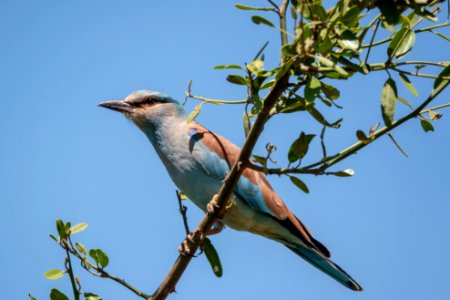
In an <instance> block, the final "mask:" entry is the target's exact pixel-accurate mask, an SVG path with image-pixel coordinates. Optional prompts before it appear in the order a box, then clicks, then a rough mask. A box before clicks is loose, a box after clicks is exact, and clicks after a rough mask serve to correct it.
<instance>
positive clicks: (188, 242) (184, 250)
mask: <svg viewBox="0 0 450 300" xmlns="http://www.w3.org/2000/svg"><path fill="white" fill-rule="evenodd" d="M198 233H199V231H198V230H196V231H195V232H191V233H189V234H188V235H187V237H186V238H185V239H184V241H183V242H182V243H181V245H180V246H179V247H178V251H179V252H180V254H181V255H183V256H191V257H195V251H192V246H193V244H194V236H195V235H196V234H198Z"/></svg>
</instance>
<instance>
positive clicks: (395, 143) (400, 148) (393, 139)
mask: <svg viewBox="0 0 450 300" xmlns="http://www.w3.org/2000/svg"><path fill="white" fill-rule="evenodd" d="M388 137H389V138H390V139H391V141H392V142H393V143H394V145H395V146H396V147H397V149H398V150H399V151H400V152H401V153H402V154H403V155H404V156H406V157H409V156H408V153H406V152H405V150H403V148H402V146H400V144H399V143H398V142H397V140H396V139H395V138H394V136H393V135H392V134H390V133H388Z"/></svg>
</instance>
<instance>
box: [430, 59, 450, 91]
mask: <svg viewBox="0 0 450 300" xmlns="http://www.w3.org/2000/svg"><path fill="white" fill-rule="evenodd" d="M444 77H445V78H447V79H444ZM448 78H450V65H448V66H446V67H445V68H444V70H442V71H441V73H439V75H438V78H436V80H435V81H434V84H433V92H434V93H440V92H441V90H443V89H444V88H445V87H446V86H447V85H448V83H449V79H448Z"/></svg>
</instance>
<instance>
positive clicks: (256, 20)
mask: <svg viewBox="0 0 450 300" xmlns="http://www.w3.org/2000/svg"><path fill="white" fill-rule="evenodd" d="M252 21H253V23H255V24H258V25H259V24H264V25H267V26H270V27H275V26H274V25H273V24H272V22H270V21H269V20H267V19H265V18H263V17H261V16H252Z"/></svg>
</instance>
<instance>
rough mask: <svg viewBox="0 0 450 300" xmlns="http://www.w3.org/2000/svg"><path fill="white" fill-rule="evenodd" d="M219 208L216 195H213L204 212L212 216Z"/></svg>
mask: <svg viewBox="0 0 450 300" xmlns="http://www.w3.org/2000/svg"><path fill="white" fill-rule="evenodd" d="M219 208H220V206H219V205H218V204H217V194H216V195H214V197H213V198H212V200H211V201H209V202H208V205H207V206H206V210H207V211H208V214H210V215H214V214H215V213H216V211H217V210H218V209H219Z"/></svg>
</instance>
